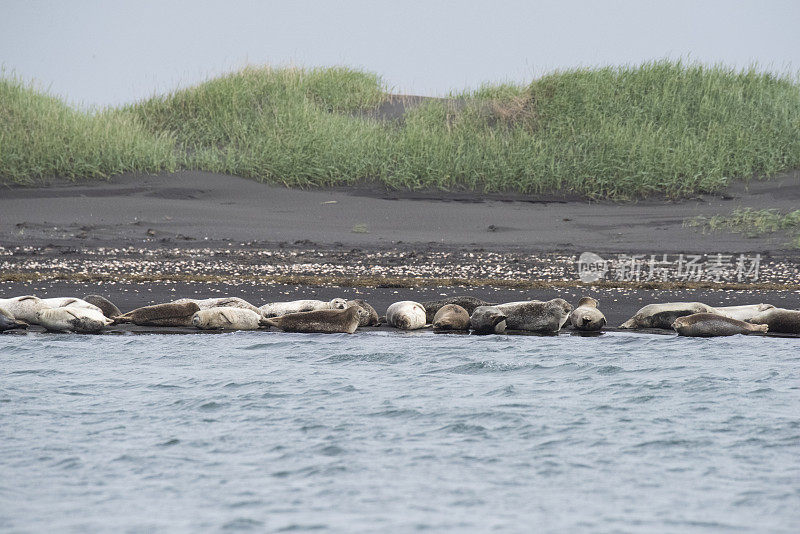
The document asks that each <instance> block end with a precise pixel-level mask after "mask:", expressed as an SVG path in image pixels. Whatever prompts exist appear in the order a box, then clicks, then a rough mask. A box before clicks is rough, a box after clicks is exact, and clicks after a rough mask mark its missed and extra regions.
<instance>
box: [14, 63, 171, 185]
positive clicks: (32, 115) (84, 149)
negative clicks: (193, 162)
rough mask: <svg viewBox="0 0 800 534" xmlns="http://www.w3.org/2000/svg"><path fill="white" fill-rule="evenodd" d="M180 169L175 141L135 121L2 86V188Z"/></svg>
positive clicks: (29, 88) (17, 84)
mask: <svg viewBox="0 0 800 534" xmlns="http://www.w3.org/2000/svg"><path fill="white" fill-rule="evenodd" d="M177 165H178V160H177V158H176V156H175V142H174V140H173V139H172V136H171V135H170V134H168V133H160V132H151V131H148V130H146V129H145V128H144V127H143V126H142V125H141V124H140V123H139V122H138V121H137V119H136V117H135V116H132V115H130V114H123V113H119V112H116V111H114V110H108V111H101V112H96V113H86V112H81V111H77V110H75V109H73V108H71V107H69V106H67V105H66V104H64V103H63V102H61V101H60V100H58V99H56V98H54V97H52V96H49V95H47V94H44V93H42V92H39V91H38V90H36V89H35V88H33V87H32V86H29V85H25V84H23V83H22V82H20V81H19V80H16V79H3V80H0V183H3V182H6V183H8V182H15V183H23V184H24V183H33V182H37V181H41V180H42V179H46V178H50V177H54V176H60V177H66V178H71V179H79V178H106V177H108V176H110V175H112V174H119V173H122V172H126V171H132V170H139V171H146V172H157V171H161V170H174V169H176V168H177Z"/></svg>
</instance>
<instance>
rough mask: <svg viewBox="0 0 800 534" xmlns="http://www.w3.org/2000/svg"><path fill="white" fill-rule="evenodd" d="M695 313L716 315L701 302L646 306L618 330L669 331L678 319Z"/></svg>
mask: <svg viewBox="0 0 800 534" xmlns="http://www.w3.org/2000/svg"><path fill="white" fill-rule="evenodd" d="M695 313H716V310H715V309H714V308H712V307H711V306H709V305H707V304H703V303H702V302H665V303H662V304H648V305H647V306H645V307H643V308H641V309H640V310H639V311H637V312H636V314H635V315H634V316H633V317H631V318H630V319H628V320H627V321H625V322H624V323H622V324H621V325H619V327H620V328H629V329H631V328H662V329H664V330H669V329H671V328H672V323H674V322H675V319H677V318H678V317H684V316H686V315H693V314H695Z"/></svg>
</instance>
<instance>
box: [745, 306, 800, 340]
mask: <svg viewBox="0 0 800 534" xmlns="http://www.w3.org/2000/svg"><path fill="white" fill-rule="evenodd" d="M747 322H748V323H754V324H766V325H769V331H770V332H776V333H779V334H800V311H797V310H787V309H786V308H770V309H768V310H764V311H762V312H761V313H759V314H757V315H755V316H753V317H752V318H751V319H750V320H748V321H747Z"/></svg>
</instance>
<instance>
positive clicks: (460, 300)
mask: <svg viewBox="0 0 800 534" xmlns="http://www.w3.org/2000/svg"><path fill="white" fill-rule="evenodd" d="M420 304H422V307H423V308H425V323H427V324H430V323H433V318H434V317H435V316H436V312H438V311H439V310H440V309H442V307H443V306H447V305H448V304H455V305H456V306H461V307H462V308H464V309H465V310H466V311H467V314H469V315H472V312H474V311H475V308H477V307H478V306H491V305H492V303H491V302H486V301H485V300H481V299H476V298H475V297H470V296H466V295H463V296H458V297H447V298H444V299H439V300H427V301H425V302H421V303H420Z"/></svg>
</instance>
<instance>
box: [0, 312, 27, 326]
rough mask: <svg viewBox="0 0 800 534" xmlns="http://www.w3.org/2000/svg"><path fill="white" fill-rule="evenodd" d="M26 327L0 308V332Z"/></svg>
mask: <svg viewBox="0 0 800 534" xmlns="http://www.w3.org/2000/svg"><path fill="white" fill-rule="evenodd" d="M27 326H28V325H27V324H26V323H25V322H23V321H17V320H16V319H15V318H14V316H13V315H11V313H9V312H8V311H6V310H5V309H3V308H0V332H5V331H6V330H13V329H15V328H27Z"/></svg>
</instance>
